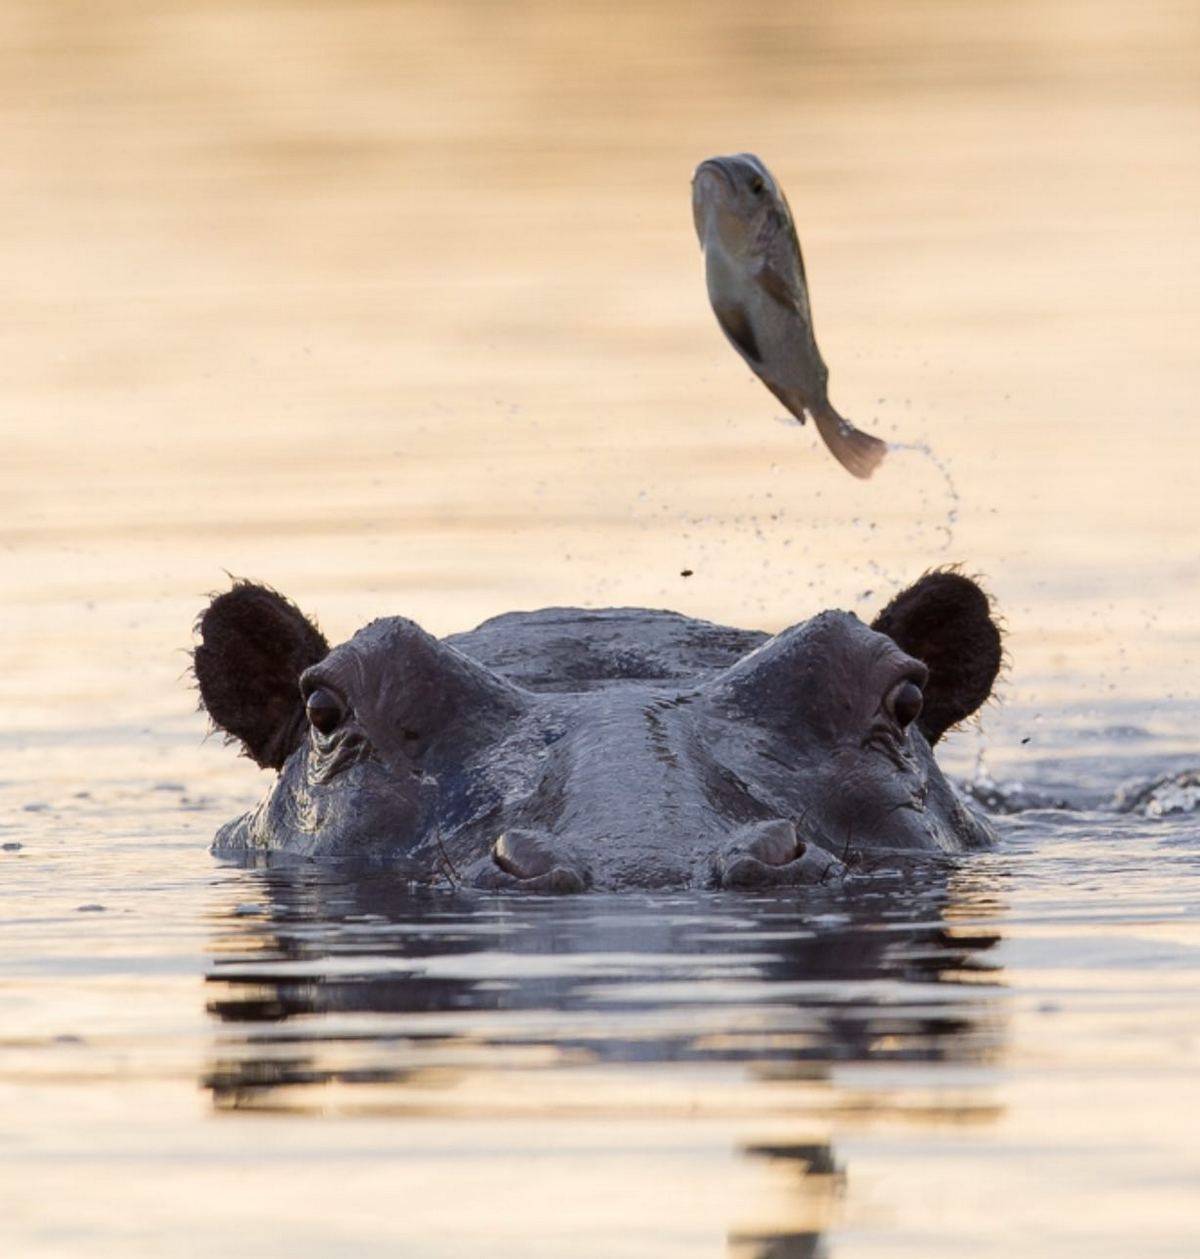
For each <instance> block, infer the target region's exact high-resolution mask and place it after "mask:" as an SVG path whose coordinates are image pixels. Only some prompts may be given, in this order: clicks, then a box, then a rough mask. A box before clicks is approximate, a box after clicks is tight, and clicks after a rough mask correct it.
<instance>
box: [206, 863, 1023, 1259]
mask: <svg viewBox="0 0 1200 1259" xmlns="http://www.w3.org/2000/svg"><path fill="white" fill-rule="evenodd" d="M260 879H261V881H260V882H259V883H258V887H259V889H260V891H261V896H262V899H261V901H260V902H258V903H253V902H243V903H240V904H239V905H238V906H237V907H236V910H235V911H234V913H233V914H232V915H227V916H224V917H222V918H221V919H220V920H219V931H218V935H217V937H216V938H215V939H214V942H213V953H214V957H215V961H214V965H213V966H212V968H211V970H210V973H209V985H208V986H209V997H208V1002H207V1008H208V1011H209V1014H210V1015H211V1016H212V1017H213V1019H214V1020H215V1021H216V1039H215V1043H214V1046H213V1050H212V1058H211V1061H210V1063H209V1065H208V1067H207V1068H206V1071H205V1076H204V1081H203V1082H204V1086H205V1088H206V1089H207V1090H208V1091H209V1094H210V1096H211V1098H212V1102H213V1105H214V1107H215V1108H216V1109H217V1110H218V1111H219V1112H223V1113H227V1114H228V1113H240V1114H243V1115H244V1114H276V1115H279V1114H292V1115H307V1116H315V1115H323V1116H330V1115H339V1116H342V1117H343V1118H351V1117H357V1118H363V1117H371V1116H373V1117H375V1118H383V1117H386V1118H388V1119H390V1120H391V1121H392V1122H395V1123H400V1124H411V1123H413V1122H415V1121H425V1122H435V1123H438V1122H444V1121H453V1122H454V1123H455V1124H456V1125H457V1130H458V1132H459V1138H458V1139H459V1141H460V1142H461V1143H462V1144H463V1146H464V1147H469V1146H470V1145H471V1144H472V1141H473V1140H474V1136H473V1134H475V1133H477V1132H478V1130H479V1129H480V1127H481V1126H483V1127H486V1126H487V1125H489V1124H490V1125H495V1124H497V1123H499V1124H501V1125H503V1127H504V1130H507V1129H508V1127H509V1125H519V1124H521V1123H523V1122H527V1121H530V1120H536V1121H537V1122H538V1123H539V1124H542V1125H544V1130H545V1131H546V1132H547V1133H549V1134H553V1133H554V1132H555V1131H556V1130H561V1131H563V1132H567V1133H576V1134H577V1133H579V1132H580V1131H588V1130H590V1129H592V1128H594V1127H596V1126H597V1125H599V1126H600V1127H602V1128H605V1129H607V1130H609V1131H610V1132H611V1133H612V1134H613V1138H614V1139H618V1140H620V1141H624V1140H626V1139H627V1137H626V1132H627V1129H628V1125H630V1124H633V1125H637V1124H647V1123H650V1124H657V1125H661V1126H663V1127H664V1128H665V1129H668V1130H669V1129H672V1128H674V1129H675V1130H677V1131H679V1132H680V1134H681V1135H682V1133H686V1132H687V1131H691V1130H694V1129H696V1128H699V1127H702V1126H703V1125H705V1124H709V1125H717V1126H719V1127H720V1128H722V1129H723V1130H725V1131H726V1132H727V1133H729V1134H730V1135H731V1136H733V1135H734V1134H737V1133H738V1132H741V1133H742V1136H741V1137H735V1139H734V1141H733V1144H732V1146H731V1147H729V1148H728V1153H727V1155H726V1157H732V1158H734V1160H735V1162H736V1164H737V1170H736V1173H735V1175H736V1179H737V1181H738V1183H739V1186H740V1189H739V1192H741V1193H743V1194H744V1195H745V1197H744V1205H743V1206H742V1207H739V1208H735V1209H734V1210H733V1212H732V1214H733V1217H734V1218H735V1219H737V1220H739V1221H741V1223H739V1224H738V1225H737V1228H736V1229H735V1230H734V1232H733V1233H731V1235H730V1252H731V1253H732V1254H740V1255H758V1256H768V1255H791V1254H807V1253H819V1252H818V1251H816V1250H811V1251H810V1250H805V1249H803V1247H805V1246H810V1247H816V1246H818V1245H819V1243H820V1237H821V1234H822V1233H823V1231H824V1230H825V1229H826V1228H827V1227H829V1225H830V1223H831V1221H834V1220H836V1219H837V1213H838V1212H837V1204H838V1201H839V1200H840V1194H841V1189H842V1186H843V1184H844V1174H845V1168H844V1167H842V1166H841V1165H840V1161H839V1157H838V1155H837V1151H836V1149H835V1148H834V1146H833V1145H831V1141H830V1134H831V1133H832V1131H833V1130H834V1129H835V1128H836V1127H838V1126H839V1125H846V1124H849V1125H852V1126H854V1127H858V1128H861V1127H863V1126H866V1127H868V1128H869V1127H870V1126H872V1125H876V1124H888V1123H893V1124H894V1123H901V1124H918V1125H933V1126H934V1127H936V1128H942V1129H945V1128H947V1127H949V1128H951V1129H953V1128H955V1127H961V1128H966V1129H970V1128H974V1127H978V1126H979V1125H984V1126H986V1125H988V1124H990V1123H992V1122H993V1121H994V1120H995V1119H996V1117H997V1116H998V1114H999V1113H1000V1110H999V1106H998V1103H997V1101H996V1100H995V1098H994V1097H993V1095H992V1093H991V1090H990V1089H989V1087H988V1084H987V1068H988V1067H989V1065H990V1064H992V1063H994V1062H995V1061H997V1060H998V1058H999V1056H1000V1055H1002V1053H1003V1046H1004V1040H1005V1012H1004V1005H1003V1002H1002V1000H1001V997H1002V992H1003V984H1004V980H1003V973H1002V971H1001V969H1000V968H999V966H998V965H997V964H996V963H995V962H994V961H993V960H992V958H991V954H992V950H993V949H994V948H995V946H996V945H997V943H998V941H999V939H1000V937H999V934H998V932H997V931H996V929H995V927H994V925H993V923H994V921H995V916H996V914H997V913H998V912H999V910H1000V909H1001V908H1002V903H1000V902H998V901H997V896H996V889H995V888H994V887H991V886H988V885H987V881H986V880H985V881H984V882H983V883H981V882H980V881H979V880H978V879H977V878H971V879H964V877H963V876H962V875H961V874H955V873H953V872H951V873H950V874H949V875H947V874H946V873H945V872H942V873H941V874H940V875H936V876H931V877H930V879H929V880H928V881H926V882H924V883H923V884H922V885H921V886H919V887H913V886H911V885H909V886H902V885H900V884H899V883H896V884H894V885H892V886H888V885H887V884H886V883H883V882H881V885H880V886H878V887H875V888H873V889H868V890H866V891H863V890H861V889H860V891H859V893H858V894H856V895H855V894H845V893H841V894H834V893H830V894H828V895H823V896H819V897H816V898H814V899H813V900H811V901H808V902H806V903H805V904H803V905H798V904H797V903H796V902H795V901H794V900H789V899H787V898H763V899H756V898H733V899H731V898H728V897H721V896H717V895H708V896H670V897H633V898H620V899H616V898H612V897H583V898H579V899H575V900H570V901H554V900H538V899H534V898H530V899H526V898H509V899H502V900H500V901H499V902H497V901H496V899H495V898H480V897H473V898H454V897H448V896H437V895H429V894H413V893H412V892H411V891H410V890H409V889H407V888H406V886H405V885H404V884H403V883H402V882H401V881H399V880H395V879H390V878H388V877H382V876H375V877H370V878H361V879H350V878H346V877H337V876H333V875H331V874H328V873H326V874H320V873H314V872H313V871H311V870H302V871H298V872H297V871H292V872H288V871H284V870H276V871H271V872H266V873H263V874H262V875H261V876H260ZM947 1069H949V1070H950V1071H952V1072H953V1073H955V1074H956V1075H957V1076H958V1080H959V1082H958V1084H957V1085H951V1086H950V1087H947V1086H946V1084H945V1083H944V1082H943V1081H941V1080H940V1079H939V1074H940V1073H941V1072H944V1071H946V1070H947ZM897 1071H899V1072H900V1074H899V1075H897V1074H896V1072H897ZM848 1072H849V1073H850V1074H849V1075H848V1074H847V1073H848ZM681 1125H682V1127H680V1126H681ZM756 1131H758V1132H759V1133H760V1135H759V1136H758V1137H753V1136H748V1135H746V1134H747V1133H754V1132H756ZM618 1133H620V1134H621V1135H620V1137H619V1138H618V1137H617V1134H618ZM684 1139H686V1138H684ZM726 1139H728V1137H727V1138H726ZM547 1140H549V1141H551V1142H553V1140H554V1138H553V1136H552V1135H550V1136H547ZM709 1140H710V1141H711V1138H709ZM513 1159H514V1160H515V1162H517V1163H519V1162H520V1159H521V1155H520V1153H519V1152H516V1151H514V1153H513ZM448 1170H449V1169H448ZM514 1174H515V1173H514ZM609 1174H610V1177H612V1179H613V1184H612V1186H611V1187H612V1192H614V1193H615V1194H617V1195H620V1194H622V1193H623V1192H625V1189H626V1185H625V1178H624V1177H623V1176H621V1175H619V1174H617V1175H616V1176H613V1174H612V1173H611V1172H610V1173H609ZM445 1190H446V1192H447V1193H450V1192H451V1190H450V1186H449V1185H447V1186H445ZM660 1209H666V1206H665V1204H660ZM796 1247H801V1248H800V1249H796Z"/></svg>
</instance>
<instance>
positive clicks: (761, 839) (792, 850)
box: [744, 818, 804, 866]
mask: <svg viewBox="0 0 1200 1259" xmlns="http://www.w3.org/2000/svg"><path fill="white" fill-rule="evenodd" d="M744 848H745V851H746V852H747V853H749V855H750V856H751V857H757V858H758V860H759V861H761V862H763V863H764V864H765V865H768V866H784V865H787V863H788V862H789V861H795V859H796V858H797V857H799V856H800V854H801V853H802V852H803V851H804V845H803V844H802V843H801V842H800V841H799V840H798V839H797V838H796V828H795V826H794V825H793V824H792V823H791V822H789V821H787V820H786V819H785V818H776V819H775V820H774V821H771V822H759V823H758V825H757V826H755V827H754V828H753V831H752V833H751V834H750V835H748V836H746V838H745V842H744Z"/></svg>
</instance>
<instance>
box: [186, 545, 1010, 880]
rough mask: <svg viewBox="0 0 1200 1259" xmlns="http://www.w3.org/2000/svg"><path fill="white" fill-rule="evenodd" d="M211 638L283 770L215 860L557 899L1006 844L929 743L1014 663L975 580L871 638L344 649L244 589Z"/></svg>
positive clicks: (570, 633)
mask: <svg viewBox="0 0 1200 1259" xmlns="http://www.w3.org/2000/svg"><path fill="white" fill-rule="evenodd" d="M197 633H198V637H199V642H198V645H197V646H196V649H195V653H194V668H195V675H196V680H197V683H198V686H199V690H200V696H201V702H202V705H203V707H204V708H205V709H206V710H207V712H208V714H209V717H210V718H211V720H212V722H213V723H214V724H215V726H216V727H218V728H219V729H220V730H222V731H224V732H225V733H226V734H227V735H228V736H229V737H230V738H231V739H233V740H236V741H239V742H240V743H241V745H242V748H243V749H244V751H245V753H246V754H247V755H248V756H249V757H250V758H251V759H252V760H254V761H255V762H257V763H258V765H260V766H262V767H264V768H269V769H273V770H276V771H278V774H277V777H276V778H275V780H274V782H273V784H272V786H271V788H270V790H269V791H268V793H267V795H266V797H265V799H264V800H263V801H262V803H261V804H260V805H259V806H258V807H257V808H256V809H254V810H253V811H252V812H250V813H248V814H246V815H245V816H243V817H241V818H238V819H237V820H235V821H232V822H230V823H228V824H226V825H225V826H223V827H222V828H221V829H220V831H219V832H218V834H217V837H216V840H215V842H214V844H213V850H214V852H215V853H216V854H217V855H218V856H223V857H233V858H238V859H241V860H243V861H245V860H250V861H256V860H259V859H261V858H263V857H267V858H270V859H278V858H290V859H297V858H299V859H306V860H324V861H337V862H354V863H358V862H363V863H367V864H368V865H371V866H383V867H387V868H389V869H391V870H394V871H398V872H401V873H403V874H405V875H406V876H407V877H410V878H411V879H413V880H416V881H419V882H431V883H436V882H442V881H449V882H450V883H452V884H454V885H456V886H460V887H461V886H470V887H475V888H485V889H518V888H523V889H528V890H530V891H535V892H570V891H582V890H585V889H595V890H604V891H615V890H619V889H626V888H653V889H662V888H699V887H707V888H799V887H803V886H805V885H811V884H815V883H821V882H826V881H829V880H831V879H838V878H841V877H844V876H845V875H846V874H847V873H848V872H853V871H854V870H855V869H856V868H862V866H863V863H864V861H866V860H867V859H869V858H870V857H871V856H872V854H880V853H890V854H899V855H907V856H915V855H917V854H933V855H937V854H948V853H961V852H965V851H968V850H972V849H978V848H983V847H986V846H988V845H990V844H991V843H992V842H993V840H994V838H995V836H994V832H993V830H992V828H991V826H990V825H989V824H988V822H987V821H986V820H985V818H984V817H983V816H982V815H981V814H979V813H977V812H976V811H975V810H974V809H973V807H972V806H971V805H970V804H969V803H968V802H967V801H966V799H965V798H964V797H961V796H960V795H959V794H958V792H957V791H956V790H955V789H954V788H953V787H952V786H951V784H950V782H949V781H948V780H947V779H946V778H945V777H944V775H943V774H942V772H941V770H940V769H939V767H938V765H937V762H936V761H935V759H934V755H933V750H932V749H933V746H934V745H935V744H936V743H937V741H938V740H939V739H940V738H941V737H942V735H943V734H944V733H945V732H946V731H947V730H948V729H950V728H951V727H952V726H954V725H956V724H958V723H959V722H961V721H963V720H964V719H965V718H967V717H968V716H969V715H970V714H971V713H973V712H975V710H976V709H977V708H979V706H980V705H981V704H983V703H984V701H985V700H987V698H988V697H989V695H990V694H991V691H992V686H993V683H994V682H995V679H996V675H997V672H998V670H999V668H1000V663H1001V658H1002V647H1001V637H1000V632H999V629H998V628H997V625H996V622H995V620H994V618H993V615H992V610H991V605H990V601H989V599H988V596H987V595H986V594H985V593H984V591H983V590H982V589H981V588H980V587H979V586H978V585H977V584H976V583H975V582H974V581H973V580H971V579H970V578H968V577H966V576H964V575H963V574H961V573H959V572H957V571H953V570H940V571H934V572H931V573H927V574H926V575H925V576H923V577H922V578H921V579H920V580H918V581H917V582H916V583H915V584H914V585H912V586H910V587H909V588H907V589H906V590H904V591H902V592H901V593H899V594H898V595H896V596H895V598H893V599H892V600H891V602H890V603H888V605H887V606H886V607H885V608H884V609H883V611H882V612H880V613H879V615H878V616H877V617H875V619H874V620H873V621H872V623H871V624H870V625H868V624H866V623H864V622H863V621H862V620H860V619H859V618H858V617H857V616H855V615H854V614H852V613H849V612H842V611H825V612H821V613H820V614H819V615H817V616H814V617H811V618H810V619H808V620H805V621H801V622H799V623H798V624H796V625H793V626H791V627H790V628H788V629H785V630H783V631H782V632H780V633H778V634H774V635H770V634H767V633H764V632H761V631H758V630H746V629H734V628H730V627H727V626H723V625H716V624H712V623H710V622H708V621H703V620H697V619H694V618H692V617H688V616H684V615H682V614H680V613H677V612H668V611H653V610H649V609H645V608H608V609H601V610H593V609H583V608H571V607H556V608H546V609H543V610H541V611H537V612H509V613H505V614H503V615H501V616H497V617H494V618H493V619H491V620H488V621H485V622H484V623H483V624H482V625H480V626H478V627H477V628H476V629H473V630H470V631H467V632H465V633H459V634H451V635H450V636H449V637H446V638H442V639H438V638H435V637H433V636H432V635H431V634H428V633H426V632H425V631H424V630H423V629H422V628H421V627H420V626H419V625H417V624H416V623H415V622H413V621H411V620H407V619H405V618H404V617H398V616H397V617H387V618H384V619H381V620H377V621H373V622H372V623H371V624H369V625H367V626H366V627H365V628H364V629H361V630H359V631H358V633H357V634H355V635H354V636H353V637H352V638H350V639H349V640H348V641H346V642H344V643H342V644H341V645H340V646H337V647H333V648H331V647H330V645H329V643H328V642H327V641H326V639H325V637H324V636H323V635H322V633H321V632H320V630H319V629H318V628H317V626H316V624H315V623H314V622H313V621H311V620H310V619H309V618H308V617H306V616H305V615H304V614H303V613H302V612H301V611H300V610H299V609H298V608H297V607H296V606H295V605H294V604H293V603H291V602H290V601H289V600H287V599H286V598H284V597H283V596H282V595H280V594H278V593H276V592H275V591H274V590H271V589H270V588H268V587H266V586H262V585H258V584H255V583H252V582H247V581H237V582H235V583H234V584H233V586H232V588H231V589H230V590H228V591H225V592H223V593H221V594H219V595H217V596H216V597H215V598H214V599H213V600H212V601H211V603H210V604H209V605H208V607H207V608H206V609H205V610H204V611H203V612H202V614H201V615H200V617H199V620H198V622H197Z"/></svg>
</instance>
